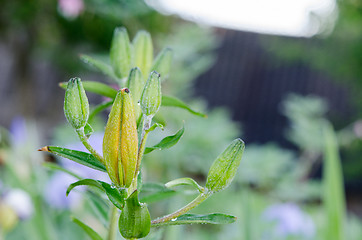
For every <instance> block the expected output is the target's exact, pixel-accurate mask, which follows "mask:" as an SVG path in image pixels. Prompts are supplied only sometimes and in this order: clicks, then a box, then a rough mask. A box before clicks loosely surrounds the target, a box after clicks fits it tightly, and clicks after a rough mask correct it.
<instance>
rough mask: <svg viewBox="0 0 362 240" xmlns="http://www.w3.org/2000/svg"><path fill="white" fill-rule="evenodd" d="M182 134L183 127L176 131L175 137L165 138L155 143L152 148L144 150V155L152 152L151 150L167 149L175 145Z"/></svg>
mask: <svg viewBox="0 0 362 240" xmlns="http://www.w3.org/2000/svg"><path fill="white" fill-rule="evenodd" d="M184 132H185V127H182V128H181V129H180V130H178V131H177V133H176V134H175V135H172V136H168V137H165V138H164V139H162V140H161V141H160V142H159V143H157V144H156V145H155V146H153V147H147V148H146V149H145V153H144V154H147V153H150V152H152V151H153V150H156V149H158V150H163V149H167V148H170V147H172V146H173V145H175V144H176V143H177V142H178V141H179V140H180V138H181V137H182V135H183V134H184Z"/></svg>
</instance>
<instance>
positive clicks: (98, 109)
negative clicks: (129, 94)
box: [88, 100, 113, 122]
mask: <svg viewBox="0 0 362 240" xmlns="http://www.w3.org/2000/svg"><path fill="white" fill-rule="evenodd" d="M112 104H113V100H111V101H108V102H104V103H101V104H98V105H97V106H95V107H94V108H93V109H92V110H91V111H90V113H89V118H88V122H92V120H93V118H94V117H95V116H96V115H97V114H98V113H100V112H101V111H103V110H104V109H106V108H108V107H110V106H112Z"/></svg>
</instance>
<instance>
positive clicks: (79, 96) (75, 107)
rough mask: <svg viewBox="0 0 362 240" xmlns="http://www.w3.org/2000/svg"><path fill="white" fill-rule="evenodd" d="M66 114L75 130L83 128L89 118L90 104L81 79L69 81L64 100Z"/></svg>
mask: <svg viewBox="0 0 362 240" xmlns="http://www.w3.org/2000/svg"><path fill="white" fill-rule="evenodd" d="M64 114H65V117H66V118H67V120H68V122H69V123H70V124H71V125H72V126H73V127H74V128H75V129H80V128H83V127H84V126H85V125H86V124H87V121H88V117H89V103H88V98H87V95H86V94H85V91H84V88H83V85H82V82H81V80H80V78H72V79H70V80H69V81H68V84H67V90H66V91H65V99H64Z"/></svg>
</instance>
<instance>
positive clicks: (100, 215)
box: [85, 191, 110, 227]
mask: <svg viewBox="0 0 362 240" xmlns="http://www.w3.org/2000/svg"><path fill="white" fill-rule="evenodd" d="M85 196H86V199H87V200H86V201H87V203H88V204H89V205H90V207H91V209H92V210H93V212H94V214H95V216H96V218H97V219H99V221H100V222H101V223H102V224H103V226H104V227H108V225H109V211H110V204H109V203H108V201H107V202H106V200H105V199H104V198H102V197H100V196H99V194H97V193H95V192H93V191H87V192H86V194H85Z"/></svg>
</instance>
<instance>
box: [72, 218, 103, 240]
mask: <svg viewBox="0 0 362 240" xmlns="http://www.w3.org/2000/svg"><path fill="white" fill-rule="evenodd" d="M72 221H73V222H75V223H76V224H78V226H80V227H81V228H82V229H83V230H84V231H85V232H86V233H87V234H88V236H89V237H90V238H91V239H92V240H103V239H102V238H101V236H99V234H98V233H97V232H96V231H94V230H93V229H92V228H91V227H89V226H88V225H87V224H85V223H83V222H82V221H80V220H79V219H77V218H75V217H72Z"/></svg>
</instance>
